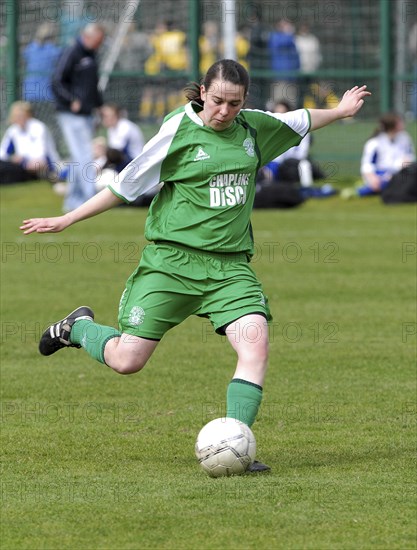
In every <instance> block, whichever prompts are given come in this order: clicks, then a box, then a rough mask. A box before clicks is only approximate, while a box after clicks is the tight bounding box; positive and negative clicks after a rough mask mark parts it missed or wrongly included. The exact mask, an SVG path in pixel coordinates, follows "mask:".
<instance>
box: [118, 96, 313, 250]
mask: <svg viewBox="0 0 417 550" xmlns="http://www.w3.org/2000/svg"><path fill="white" fill-rule="evenodd" d="M199 109H201V107H200V106H199V105H197V104H196V103H192V102H190V103H188V104H186V105H185V106H184V107H181V108H179V109H177V110H176V111H174V112H173V113H171V114H170V115H168V116H167V117H166V118H165V120H164V123H163V124H162V126H161V128H160V130H159V132H158V134H157V135H156V136H155V137H153V138H152V139H151V140H150V141H149V142H148V143H147V144H146V145H145V147H144V149H143V152H142V153H141V154H140V155H139V156H138V157H136V159H134V160H133V161H132V162H131V163H130V164H129V165H128V166H127V167H126V168H125V169H124V170H123V172H121V174H120V175H119V179H118V181H116V182H115V183H114V184H113V185H111V186H109V187H110V189H111V190H112V192H113V193H115V194H116V195H117V196H119V197H121V198H122V199H123V200H125V201H126V202H132V201H134V200H135V199H136V198H137V197H138V196H139V195H141V194H143V193H146V192H148V191H150V190H151V189H153V188H155V186H157V185H159V184H163V185H162V187H161V189H160V190H159V192H158V194H157V195H156V196H155V198H154V200H153V202H152V204H151V206H150V209H149V214H148V218H147V221H146V227H145V237H146V238H147V239H148V240H149V241H172V242H177V243H180V244H182V245H185V246H189V247H192V248H196V249H201V250H209V251H216V252H224V253H233V252H246V253H248V254H249V255H252V254H253V239H252V232H251V225H250V214H251V211H252V207H253V201H254V197H255V179H256V174H257V171H258V169H259V168H260V167H261V166H264V165H265V164H267V163H268V162H270V161H271V160H273V159H275V158H276V157H277V156H278V155H280V154H281V153H283V152H284V151H286V150H287V149H289V148H290V147H293V146H294V145H298V144H299V143H300V141H301V139H302V138H303V137H304V136H305V135H306V133H307V132H308V130H309V128H310V118H309V113H308V111H307V110H305V109H300V110H297V111H292V112H289V113H285V114H276V113H269V112H265V111H258V110H252V109H242V110H241V111H240V113H239V114H238V116H237V117H236V119H235V120H234V122H233V124H232V125H231V126H230V127H229V128H227V129H226V130H223V131H221V132H216V131H215V130H213V129H211V128H210V127H208V126H205V125H204V123H203V121H202V120H201V118H200V117H199V116H198V114H197V112H198V110H199Z"/></svg>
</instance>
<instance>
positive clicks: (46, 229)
mask: <svg viewBox="0 0 417 550" xmlns="http://www.w3.org/2000/svg"><path fill="white" fill-rule="evenodd" d="M122 203H123V200H122V199H121V198H119V197H117V196H116V195H115V194H114V193H112V192H111V191H110V189H108V188H106V189H103V190H102V191H100V193H97V195H94V197H92V198H91V199H89V200H88V201H87V202H85V203H84V204H82V205H81V206H79V207H78V208H76V209H75V210H72V211H71V212H67V213H66V214H64V215H63V216H57V217H55V218H31V219H29V220H23V223H22V225H21V226H20V229H21V230H22V231H23V233H24V234H25V235H29V233H59V232H60V231H63V230H64V229H66V228H67V227H69V226H70V225H73V224H74V223H77V222H80V221H82V220H86V219H87V218H92V217H93V216H96V215H97V214H101V212H105V211H106V210H110V208H113V206H117V205H119V204H122Z"/></svg>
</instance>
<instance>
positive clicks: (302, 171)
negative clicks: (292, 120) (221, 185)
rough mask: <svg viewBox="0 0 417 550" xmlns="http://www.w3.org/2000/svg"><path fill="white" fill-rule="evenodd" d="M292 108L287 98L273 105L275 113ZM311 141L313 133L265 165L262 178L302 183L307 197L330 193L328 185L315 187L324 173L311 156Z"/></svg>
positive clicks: (276, 181)
mask: <svg viewBox="0 0 417 550" xmlns="http://www.w3.org/2000/svg"><path fill="white" fill-rule="evenodd" d="M291 110H293V107H292V105H291V104H290V103H289V102H288V101H286V100H280V101H277V102H276V103H275V105H274V106H273V112H274V113H287V112H288V111H291ZM311 142H312V136H311V133H308V134H307V135H306V136H305V137H304V138H303V139H302V140H301V142H300V143H299V145H296V146H294V147H291V148H290V149H288V151H286V152H285V153H282V155H279V156H278V157H277V158H276V159H274V160H273V161H272V162H270V163H268V164H267V165H266V166H264V167H263V168H262V170H261V171H260V179H263V180H264V181H265V180H266V181H267V182H272V183H280V182H290V183H300V184H301V187H303V188H304V190H303V195H304V196H305V197H306V198H307V197H311V196H324V194H326V195H329V194H330V192H331V191H332V189H330V187H329V186H328V185H327V187H326V188H325V189H323V188H313V183H314V180H315V179H322V178H324V173H323V172H322V170H321V169H320V166H319V165H318V164H317V163H315V162H314V161H312V160H311V158H310V146H311ZM307 188H308V189H307ZM332 194H333V193H332Z"/></svg>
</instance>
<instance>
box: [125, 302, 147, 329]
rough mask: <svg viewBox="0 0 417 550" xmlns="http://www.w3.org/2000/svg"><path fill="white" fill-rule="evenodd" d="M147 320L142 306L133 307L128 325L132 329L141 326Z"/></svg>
mask: <svg viewBox="0 0 417 550" xmlns="http://www.w3.org/2000/svg"><path fill="white" fill-rule="evenodd" d="M144 320H145V311H144V310H143V308H141V307H140V306H133V307H132V309H131V310H130V313H129V320H128V323H129V325H130V326H131V327H137V326H138V325H141V324H142V323H143V321H144Z"/></svg>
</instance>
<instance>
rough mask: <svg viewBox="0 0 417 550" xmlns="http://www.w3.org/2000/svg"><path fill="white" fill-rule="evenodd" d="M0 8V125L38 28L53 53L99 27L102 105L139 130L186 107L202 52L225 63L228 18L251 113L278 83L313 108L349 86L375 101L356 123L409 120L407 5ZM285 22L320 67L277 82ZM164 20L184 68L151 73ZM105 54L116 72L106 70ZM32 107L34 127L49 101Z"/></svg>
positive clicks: (117, 0)
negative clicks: (113, 107)
mask: <svg viewBox="0 0 417 550" xmlns="http://www.w3.org/2000/svg"><path fill="white" fill-rule="evenodd" d="M1 9H2V13H1V21H0V50H1V60H2V61H1V69H2V71H1V82H0V84H1V94H2V101H1V114H2V120H3V121H4V120H5V118H6V112H7V107H8V106H9V105H10V103H11V102H12V101H14V100H16V99H20V98H21V97H22V96H23V95H24V94H25V93H26V97H27V95H28V94H27V92H28V90H24V89H23V87H24V82H25V75H26V72H27V66H26V61H25V51H26V48H27V47H28V45H29V44H30V43H32V42H33V41H34V40H36V36H37V32H38V31H39V28H40V27H41V26H42V25H43V26H45V24H47V25H48V26H49V32H50V35H51V40H52V41H53V42H54V43H55V44H56V45H58V46H59V47H65V46H66V45H67V44H68V43H70V42H71V40H74V37H75V36H76V35H77V33H78V32H79V30H80V29H81V28H82V27H83V26H85V25H86V24H87V23H90V22H99V23H101V24H102V25H104V27H105V28H106V30H107V38H106V41H105V44H104V46H103V47H102V50H101V53H100V55H101V68H102V73H103V74H102V77H103V78H104V79H105V80H108V83H107V86H106V89H105V99H106V100H111V101H116V102H117V103H119V104H120V105H122V106H124V107H125V108H126V109H127V111H128V114H129V116H130V118H132V120H135V121H140V122H143V121H144V120H145V119H146V118H147V117H148V118H149V119H152V117H155V118H157V119H158V118H160V117H161V116H162V115H163V114H164V113H165V112H167V111H168V110H170V109H171V108H172V107H175V106H176V105H177V104H178V102H182V101H184V98H183V97H182V96H181V89H182V87H183V85H184V84H185V83H186V82H187V81H189V80H195V79H198V78H199V76H200V74H201V71H202V70H203V68H204V61H205V60H206V58H207V55H206V54H205V50H204V44H211V46H212V49H213V51H212V52H211V55H212V58H213V56H214V58H219V57H222V56H223V55H224V44H225V36H224V24H225V21H226V20H227V19H228V18H229V19H230V17H231V16H232V17H233V20H234V21H235V23H236V29H237V34H236V37H235V45H236V55H237V57H238V58H239V59H241V60H242V61H243V62H244V63H246V64H247V66H248V67H249V70H250V73H251V77H252V80H253V85H252V88H251V96H250V103H251V105H252V106H254V107H259V108H264V107H265V103H266V102H267V101H268V99H270V98H271V96H272V95H273V94H274V89H275V88H274V84H276V82H277V81H279V82H284V84H285V86H284V87H283V88H281V89H280V90H281V92H280V93H284V94H285V95H286V96H287V98H288V99H289V100H290V101H292V102H293V103H294V104H295V105H296V104H300V103H302V102H303V101H304V99H305V95H306V94H307V93H310V96H311V98H310V99H311V100H312V101H313V103H314V102H315V103H316V104H321V103H322V101H321V100H322V99H323V97H324V99H326V97H327V98H328V97H329V96H330V95H331V94H333V96H336V97H338V96H340V95H341V94H342V93H343V91H344V90H345V89H346V88H347V87H350V86H351V85H353V84H362V83H366V84H367V85H368V87H369V88H370V89H372V92H373V101H372V106H370V105H368V108H367V109H366V111H364V113H363V114H361V116H367V117H372V118H375V117H377V116H378V115H379V114H380V113H381V112H384V111H387V110H390V109H395V110H396V111H398V112H400V113H403V114H405V113H410V116H413V115H414V116H415V115H416V112H415V110H416V107H415V104H416V93H417V91H416V90H417V87H416V82H415V78H416V68H417V60H416V44H415V42H416V40H417V39H416V38H415V35H416V34H417V7H416V2H414V1H405V0H396V1H390V0H331V1H321V0H317V1H316V0H276V1H271V2H269V1H262V0H235V1H234V2H230V1H227V0H172V1H169V0H139V1H137V0H136V1H134V0H111V1H110V0H102V1H88V0H57V1H51V0H37V1H36V0H35V1H33V0H20V1H19V0H5V1H3V3H2V4H1ZM231 10H232V11H233V13H232V14H231V13H230V11H231ZM283 19H284V20H286V21H287V22H288V23H289V24H290V25H292V27H293V28H294V31H295V33H297V34H300V29H301V28H302V27H303V28H306V27H308V29H309V30H308V33H309V34H310V35H313V36H314V37H315V38H316V41H317V43H318V44H319V49H320V53H319V60H318V61H317V60H316V64H315V65H313V66H312V67H310V69H309V70H308V71H305V70H303V69H301V70H299V69H289V70H286V71H284V72H281V73H280V74H277V72H276V70H274V69H273V68H272V61H271V52H270V50H269V46H268V43H269V37H270V36H271V33H272V32H274V30H275V29H276V26H277V23H278V22H279V21H280V20H283ZM162 21H165V22H168V23H169V26H170V28H171V29H174V30H175V31H176V32H177V33H182V34H181V36H183V39H184V48H185V50H184V51H185V57H186V61H185V64H184V66H181V63H179V64H178V67H170V66H167V65H163V66H159V67H158V66H154V67H153V68H152V54H153V50H152V43H154V42H153V40H154V37H155V33H158V32H159V30H158V25H159V24H160V23H161V22H162ZM210 33H211V34H210ZM413 33H414V34H413ZM413 36H414V39H413ZM177 38H178V36H177ZM226 38H227V37H226ZM413 40H414V42H413ZM112 55H113V58H114V59H113V61H114V63H113V64H112V63H110V64H109V59H110V58H111V56H112ZM178 55H184V54H183V53H181V54H178ZM174 57H175V55H174ZM106 67H107V70H106ZM109 67H110V68H109ZM323 92H324V93H323ZM29 99H30V98H29ZM147 101H148V102H151V103H152V105H149V104H147V103H146V102H147ZM44 103H45V102H44ZM37 108H38V110H37V115H38V116H39V118H44V119H45V121H46V122H48V121H49V119H50V117H51V112H52V111H53V106H52V104H51V102H49V104H43V105H42V106H41V105H37Z"/></svg>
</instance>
